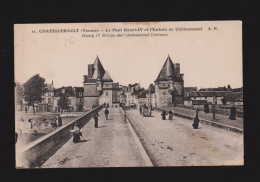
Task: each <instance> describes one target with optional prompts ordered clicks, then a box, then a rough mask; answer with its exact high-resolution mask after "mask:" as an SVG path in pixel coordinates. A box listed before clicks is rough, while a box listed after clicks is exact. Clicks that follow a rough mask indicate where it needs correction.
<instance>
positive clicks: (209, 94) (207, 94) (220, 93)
mask: <svg viewBox="0 0 260 182" xmlns="http://www.w3.org/2000/svg"><path fill="white" fill-rule="evenodd" d="M227 93H230V92H229V91H226V92H225V91H191V92H189V94H188V96H189V97H213V96H216V97H224V96H225V95H226V94H227Z"/></svg>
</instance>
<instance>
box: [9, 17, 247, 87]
mask: <svg viewBox="0 0 260 182" xmlns="http://www.w3.org/2000/svg"><path fill="white" fill-rule="evenodd" d="M178 27H179V28H181V27H185V28H194V27H202V31H176V29H175V28H178ZM209 27H211V28H213V27H217V30H208V28H209ZM121 28H129V29H130V28H143V29H145V28H167V30H169V28H172V29H173V30H175V31H160V32H151V31H149V33H163V34H168V36H150V37H112V38H111V37H95V38H90V37H82V33H81V32H78V33H75V32H74V33H40V31H43V30H47V29H79V31H80V30H82V29H88V30H90V29H91V30H99V33H100V34H101V35H102V34H103V33H104V32H105V31H103V32H100V30H106V29H107V30H108V29H110V31H112V30H113V29H114V30H115V29H118V30H120V29H121ZM33 30H35V31H36V32H37V33H32V31H33ZM117 33H120V32H113V31H112V32H108V33H107V34H114V35H116V34H117ZM121 33H127V32H121ZM129 33H147V32H129ZM85 34H88V35H95V33H85ZM14 37H15V42H14V47H15V68H14V69H15V81H17V82H20V83H24V82H26V81H27V80H28V79H29V78H30V77H32V76H33V75H35V74H40V76H42V77H44V78H45V79H46V82H47V83H51V82H52V80H53V82H54V87H55V88H59V87H62V86H79V87H80V86H81V87H82V86H83V75H87V74H88V64H93V63H94V61H95V59H96V57H97V55H98V57H99V59H100V61H101V63H102V65H103V67H104V69H105V70H106V71H108V72H109V74H110V76H111V77H112V79H113V81H114V82H119V83H120V84H121V85H128V84H133V83H140V84H141V86H142V87H144V88H148V86H149V84H151V83H154V80H155V79H156V78H157V76H158V74H159V72H160V70H161V68H162V66H163V64H164V62H165V61H166V59H167V56H168V55H169V56H170V57H171V59H172V61H173V63H180V71H181V73H183V74H184V86H185V87H194V86H197V87H198V88H208V87H221V86H227V85H228V84H229V85H231V87H232V88H238V87H242V86H243V81H242V79H243V75H242V23H241V22H240V21H213V22H208V21H204V22H146V23H92V24H88V23H81V24H79V23H77V24H76V23H75V24H26V25H25V24H19V25H15V32H14Z"/></svg>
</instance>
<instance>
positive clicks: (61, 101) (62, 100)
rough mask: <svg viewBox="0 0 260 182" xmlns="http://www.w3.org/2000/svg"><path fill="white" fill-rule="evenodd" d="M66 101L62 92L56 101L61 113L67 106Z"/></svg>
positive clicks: (66, 98)
mask: <svg viewBox="0 0 260 182" xmlns="http://www.w3.org/2000/svg"><path fill="white" fill-rule="evenodd" d="M68 102H69V99H68V97H67V96H66V95H65V94H62V95H61V97H60V99H59V100H58V103H57V105H58V107H60V108H61V114H62V112H63V110H64V109H67V108H68Z"/></svg>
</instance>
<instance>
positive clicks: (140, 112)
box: [139, 106, 143, 115]
mask: <svg viewBox="0 0 260 182" xmlns="http://www.w3.org/2000/svg"><path fill="white" fill-rule="evenodd" d="M139 110H140V115H142V110H143V109H142V106H140V108H139Z"/></svg>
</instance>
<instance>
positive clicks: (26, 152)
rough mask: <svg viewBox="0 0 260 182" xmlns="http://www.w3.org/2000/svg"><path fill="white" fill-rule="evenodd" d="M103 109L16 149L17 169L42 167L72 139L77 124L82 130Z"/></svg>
mask: <svg viewBox="0 0 260 182" xmlns="http://www.w3.org/2000/svg"><path fill="white" fill-rule="evenodd" d="M102 108H103V105H102V106H99V107H96V108H95V109H93V110H91V111H89V112H87V113H85V114H83V115H82V116H80V117H79V118H77V119H75V120H73V121H71V122H70V123H68V124H67V125H64V126H62V127H60V128H58V129H57V130H55V131H53V132H52V133H49V134H47V135H45V136H43V137H41V138H39V139H37V140H35V141H33V142H31V143H30V144H28V145H26V146H24V147H23V148H19V149H18V148H16V154H17V155H16V167H17V168H35V167H39V166H41V165H42V164H43V163H44V162H45V161H46V160H48V159H49V158H50V157H51V156H52V155H53V154H54V153H55V152H56V151H57V150H59V149H60V148H61V147H62V146H63V145H64V144H65V143H66V142H67V141H68V140H69V139H70V138H71V137H72V133H70V130H72V129H73V127H74V123H75V122H77V123H78V126H79V128H82V127H83V126H84V125H86V124H87V123H88V122H89V120H90V119H91V118H92V117H93V115H94V114H96V113H98V112H99V111H100V110H101V109H102Z"/></svg>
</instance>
